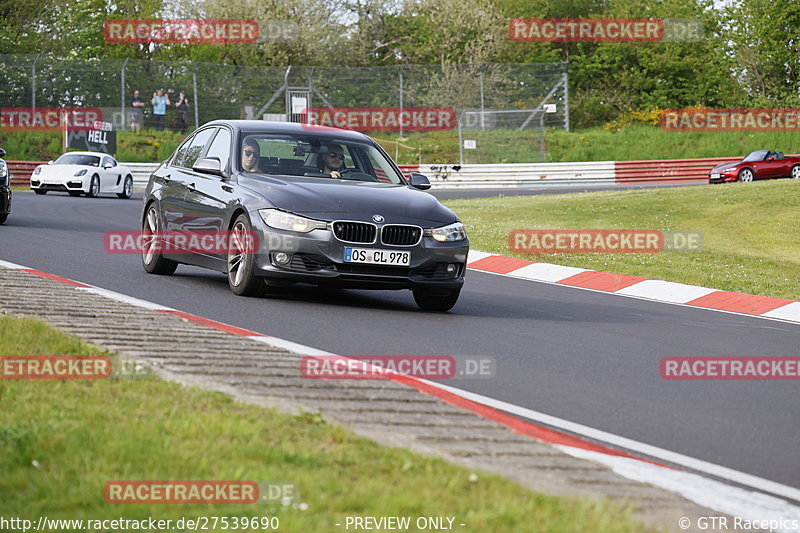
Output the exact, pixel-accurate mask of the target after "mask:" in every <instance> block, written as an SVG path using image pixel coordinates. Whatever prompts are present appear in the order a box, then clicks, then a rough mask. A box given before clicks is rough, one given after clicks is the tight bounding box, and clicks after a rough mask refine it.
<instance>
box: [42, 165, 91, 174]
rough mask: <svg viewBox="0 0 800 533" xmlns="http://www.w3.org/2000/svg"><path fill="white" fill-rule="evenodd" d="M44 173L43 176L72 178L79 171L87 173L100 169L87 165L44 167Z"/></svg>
mask: <svg viewBox="0 0 800 533" xmlns="http://www.w3.org/2000/svg"><path fill="white" fill-rule="evenodd" d="M41 168H42V172H41V174H42V175H43V176H56V175H58V176H65V175H69V176H72V175H73V174H75V173H76V172H78V171H79V170H83V169H86V172H91V171H92V170H99V168H98V167H90V166H86V165H42V167H41Z"/></svg>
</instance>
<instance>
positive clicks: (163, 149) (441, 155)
mask: <svg viewBox="0 0 800 533" xmlns="http://www.w3.org/2000/svg"><path fill="white" fill-rule="evenodd" d="M372 136H373V137H375V138H377V139H378V140H379V142H380V143H381V145H382V146H383V147H384V148H385V149H386V151H387V152H388V153H389V154H390V155H391V156H392V157H393V158H395V156H397V157H396V159H397V161H398V163H400V164H411V165H414V164H419V163H420V162H422V163H427V164H430V163H456V162H458V161H459V151H458V131H456V130H453V131H433V132H418V133H414V132H406V133H405V138H404V139H403V140H402V141H399V144H396V143H395V141H396V134H395V133H393V132H374V133H373V134H372ZM184 138H185V135H181V134H180V133H176V132H173V131H155V130H145V131H143V132H140V133H133V132H129V131H121V132H118V133H117V148H118V150H117V159H119V160H120V161H126V162H157V161H163V160H164V159H166V158H167V157H168V156H169V155H170V154H171V153H172V152H173V151H174V150H175V149H176V148H177V147H178V144H180V142H181V141H182V140H183V139H184ZM465 138H469V139H474V140H476V141H477V142H478V149H477V150H465V151H464V153H465V157H466V161H465V162H467V163H501V162H505V163H530V162H539V161H540V158H539V155H538V152H537V150H538V146H539V140H538V136H536V135H534V134H533V132H531V131H522V132H520V131H491V132H486V133H482V134H478V133H477V132H473V133H470V134H468V135H467V136H466V137H465ZM545 146H546V152H547V153H546V156H545V161H546V162H569V161H626V160H637V159H683V158H695V157H736V156H744V155H745V154H747V153H749V152H751V151H753V150H758V149H763V148H769V149H771V150H778V151H782V152H784V153H786V154H794V153H800V144H798V140H797V135H796V134H794V133H786V132H764V133H709V132H699V133H695V132H692V133H675V132H667V131H663V130H661V129H660V128H659V127H658V126H648V125H643V124H633V125H630V126H627V127H625V128H621V129H619V130H609V131H607V130H604V129H602V128H592V129H586V130H578V131H575V132H569V133H568V132H566V131H564V130H562V129H551V130H547V133H546V136H545ZM0 147H2V148H5V150H6V151H7V152H8V155H7V156H6V157H7V158H8V159H12V160H31V161H47V160H50V159H54V158H56V157H58V156H59V155H61V133H59V132H25V131H11V132H9V131H6V132H0Z"/></svg>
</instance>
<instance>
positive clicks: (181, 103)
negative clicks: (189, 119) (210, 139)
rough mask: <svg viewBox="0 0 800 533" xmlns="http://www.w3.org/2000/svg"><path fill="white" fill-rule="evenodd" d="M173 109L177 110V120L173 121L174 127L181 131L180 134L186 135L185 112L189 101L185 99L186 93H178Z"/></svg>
mask: <svg viewBox="0 0 800 533" xmlns="http://www.w3.org/2000/svg"><path fill="white" fill-rule="evenodd" d="M175 107H176V108H178V118H177V119H176V120H175V125H176V126H177V127H179V128H180V129H181V133H186V111H187V110H188V109H189V99H188V98H186V93H184V92H183V91H181V92H180V93H178V102H177V103H176V104H175Z"/></svg>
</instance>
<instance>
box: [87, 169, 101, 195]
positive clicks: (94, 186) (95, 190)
mask: <svg viewBox="0 0 800 533" xmlns="http://www.w3.org/2000/svg"><path fill="white" fill-rule="evenodd" d="M98 194H100V176H98V175H97V174H95V175H94V176H92V182H91V183H90V184H89V192H87V193H86V196H88V197H89V198H97V195H98Z"/></svg>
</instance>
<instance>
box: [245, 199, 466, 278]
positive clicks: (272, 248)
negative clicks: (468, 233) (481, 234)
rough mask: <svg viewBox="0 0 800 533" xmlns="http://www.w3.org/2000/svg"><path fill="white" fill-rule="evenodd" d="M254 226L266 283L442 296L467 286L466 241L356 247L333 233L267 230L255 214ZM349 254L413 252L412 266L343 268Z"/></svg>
mask: <svg viewBox="0 0 800 533" xmlns="http://www.w3.org/2000/svg"><path fill="white" fill-rule="evenodd" d="M250 220H251V221H252V224H253V230H254V231H255V232H256V234H257V235H258V239H259V252H258V253H257V254H256V255H255V258H254V262H253V269H254V274H255V275H257V276H261V277H264V278H267V279H268V280H272V281H277V282H280V281H284V282H302V283H311V284H315V285H322V286H334V287H345V288H358V289H384V290H385V289H422V288H427V289H430V290H433V291H438V290H451V289H459V288H461V286H462V285H463V284H464V274H465V272H466V265H467V253H468V252H469V241H468V240H467V239H465V240H463V241H460V242H451V243H440V242H437V241H435V240H434V239H433V238H431V237H423V238H422V240H421V241H420V242H419V243H418V244H416V245H414V246H391V245H384V244H366V243H358V244H355V243H348V242H343V241H340V240H338V239H337V238H336V237H335V236H334V235H333V232H332V231H331V230H329V229H326V230H320V229H317V230H313V231H311V232H309V233H294V232H290V231H281V230H276V229H273V228H270V227H268V226H267V225H266V224H264V222H263V221H262V220H261V217H260V216H259V215H258V213H251V218H250ZM346 248H371V249H379V250H390V251H409V252H411V263H410V265H409V266H387V265H376V264H369V263H351V262H345V261H344V256H345V249H346ZM279 252H284V253H285V254H287V255H289V256H290V257H289V260H288V261H285V262H284V263H280V262H279V261H278V260H277V257H276V256H277V254H278V253H279ZM449 265H451V266H449Z"/></svg>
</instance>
